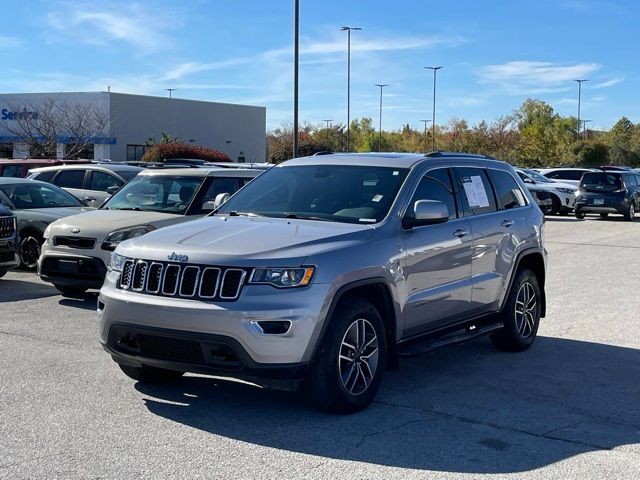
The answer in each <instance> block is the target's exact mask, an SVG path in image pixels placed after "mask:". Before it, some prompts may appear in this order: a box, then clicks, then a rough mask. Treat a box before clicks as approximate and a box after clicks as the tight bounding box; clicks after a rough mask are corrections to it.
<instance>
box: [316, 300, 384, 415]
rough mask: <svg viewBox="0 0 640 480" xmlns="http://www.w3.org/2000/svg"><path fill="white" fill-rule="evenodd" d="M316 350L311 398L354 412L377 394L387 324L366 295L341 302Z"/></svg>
mask: <svg viewBox="0 0 640 480" xmlns="http://www.w3.org/2000/svg"><path fill="white" fill-rule="evenodd" d="M330 322H331V324H330V326H329V329H328V330H327V333H326V335H325V338H324V341H323V344H322V346H321V349H320V351H319V352H318V353H317V355H316V358H315V361H314V363H313V367H312V369H311V372H310V376H309V379H308V381H307V385H306V386H307V390H308V393H309V394H310V396H311V399H312V401H313V402H314V403H315V404H316V405H317V406H318V407H319V408H321V409H323V410H328V411H332V412H336V413H354V412H357V411H359V410H362V409H364V408H365V407H366V406H367V405H369V403H371V401H372V400H373V398H374V397H375V394H376V392H377V391H378V388H379V387H380V382H381V381H382V374H383V372H384V369H385V366H386V355H387V344H386V338H385V333H384V324H383V322H382V318H381V317H380V314H379V313H378V311H377V310H376V308H375V307H374V306H373V305H372V304H371V303H370V302H368V301H366V300H364V299H359V298H355V299H349V300H346V301H345V302H341V303H340V304H339V305H338V307H337V308H336V311H335V313H334V315H333V317H332V318H331V320H330Z"/></svg>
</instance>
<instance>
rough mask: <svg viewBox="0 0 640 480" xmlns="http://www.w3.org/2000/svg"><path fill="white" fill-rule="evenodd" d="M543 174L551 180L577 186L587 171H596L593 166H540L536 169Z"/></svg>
mask: <svg viewBox="0 0 640 480" xmlns="http://www.w3.org/2000/svg"><path fill="white" fill-rule="evenodd" d="M536 171H537V172H539V173H540V174H541V175H544V176H545V177H547V178H548V179H549V180H552V181H554V182H559V183H565V184H570V185H575V187H576V188H577V187H578V185H580V179H581V178H582V175H583V174H584V173H586V172H595V171H597V170H596V169H593V168H577V167H575V168H538V169H536Z"/></svg>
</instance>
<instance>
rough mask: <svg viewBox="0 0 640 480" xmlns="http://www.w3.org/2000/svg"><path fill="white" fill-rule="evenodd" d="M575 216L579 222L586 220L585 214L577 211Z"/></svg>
mask: <svg viewBox="0 0 640 480" xmlns="http://www.w3.org/2000/svg"><path fill="white" fill-rule="evenodd" d="M574 214H575V216H576V218H577V219H578V220H584V213H582V212H579V211H577V210H576V211H575V213H574Z"/></svg>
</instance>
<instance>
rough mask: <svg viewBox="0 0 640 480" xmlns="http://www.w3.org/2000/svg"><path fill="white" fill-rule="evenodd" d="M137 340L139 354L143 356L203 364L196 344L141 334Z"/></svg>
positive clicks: (201, 355)
mask: <svg viewBox="0 0 640 480" xmlns="http://www.w3.org/2000/svg"><path fill="white" fill-rule="evenodd" d="M137 340H138V346H139V348H140V353H141V354H143V355H145V356H148V357H156V358H162V359H166V360H176V361H180V362H186V363H204V355H203V354H202V349H201V348H200V344H199V343H198V342H194V341H192V340H182V339H177V338H166V337H159V336H156V335H147V334H142V333H139V334H138V335H137Z"/></svg>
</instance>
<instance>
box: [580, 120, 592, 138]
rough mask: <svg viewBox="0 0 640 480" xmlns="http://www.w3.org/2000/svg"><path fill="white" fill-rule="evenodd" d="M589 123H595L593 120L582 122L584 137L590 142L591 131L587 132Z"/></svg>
mask: <svg viewBox="0 0 640 480" xmlns="http://www.w3.org/2000/svg"><path fill="white" fill-rule="evenodd" d="M588 122H593V120H582V136H583V137H584V139H585V140H589V131H588V130H587V123H588Z"/></svg>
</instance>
